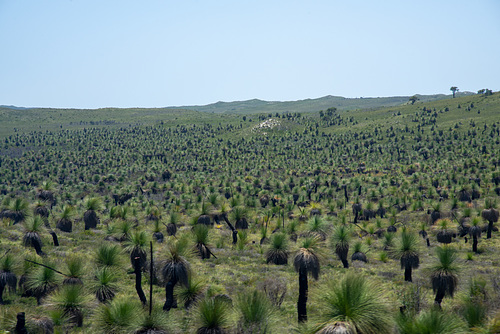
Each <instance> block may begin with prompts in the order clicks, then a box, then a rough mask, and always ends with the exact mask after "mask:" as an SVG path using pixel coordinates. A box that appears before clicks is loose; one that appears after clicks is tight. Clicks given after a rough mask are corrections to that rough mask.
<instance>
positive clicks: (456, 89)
mask: <svg viewBox="0 0 500 334" xmlns="http://www.w3.org/2000/svg"><path fill="white" fill-rule="evenodd" d="M450 90H451V91H452V92H453V98H455V93H456V92H458V87H455V86H451V87H450Z"/></svg>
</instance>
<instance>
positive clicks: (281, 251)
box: [266, 233, 288, 265]
mask: <svg viewBox="0 0 500 334" xmlns="http://www.w3.org/2000/svg"><path fill="white" fill-rule="evenodd" d="M266 261H267V263H274V264H277V265H283V264H288V242H287V235H286V234H285V233H274V234H273V235H272V236H271V242H270V244H269V249H268V250H267V252H266Z"/></svg>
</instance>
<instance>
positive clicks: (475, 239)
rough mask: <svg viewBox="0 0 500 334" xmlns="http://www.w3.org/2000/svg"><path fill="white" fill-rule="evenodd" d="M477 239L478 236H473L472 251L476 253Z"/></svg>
mask: <svg viewBox="0 0 500 334" xmlns="http://www.w3.org/2000/svg"><path fill="white" fill-rule="evenodd" d="M477 243H478V242H477V237H476V236H472V251H473V252H474V253H477Z"/></svg>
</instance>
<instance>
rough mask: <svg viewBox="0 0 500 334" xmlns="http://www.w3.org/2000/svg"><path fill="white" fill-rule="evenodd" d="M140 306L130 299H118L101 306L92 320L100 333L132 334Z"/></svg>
mask: <svg viewBox="0 0 500 334" xmlns="http://www.w3.org/2000/svg"><path fill="white" fill-rule="evenodd" d="M139 312H140V306H139V305H138V304H137V303H136V302H135V301H133V300H132V299H130V298H129V297H119V298H118V297H117V298H116V299H114V300H113V301H111V302H109V303H106V304H102V305H101V306H99V307H98V308H97V310H96V312H95V314H94V317H93V319H92V321H93V323H94V324H95V325H96V326H95V327H96V329H97V330H98V332H99V333H103V334H104V333H117V334H118V333H130V332H131V328H132V326H133V324H134V322H135V321H137V318H138V313H139Z"/></svg>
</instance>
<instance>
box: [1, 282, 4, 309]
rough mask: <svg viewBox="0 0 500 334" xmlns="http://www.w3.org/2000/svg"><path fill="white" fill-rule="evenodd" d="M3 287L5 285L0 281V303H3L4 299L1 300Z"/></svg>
mask: <svg viewBox="0 0 500 334" xmlns="http://www.w3.org/2000/svg"><path fill="white" fill-rule="evenodd" d="M4 288H5V285H4V284H3V283H2V282H0V305H3V304H4V301H3V290H4Z"/></svg>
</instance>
